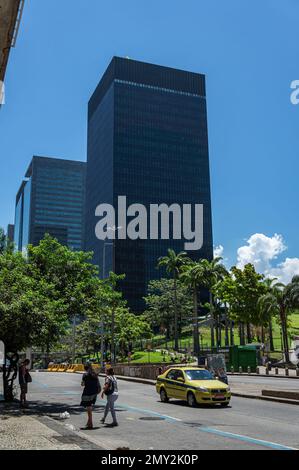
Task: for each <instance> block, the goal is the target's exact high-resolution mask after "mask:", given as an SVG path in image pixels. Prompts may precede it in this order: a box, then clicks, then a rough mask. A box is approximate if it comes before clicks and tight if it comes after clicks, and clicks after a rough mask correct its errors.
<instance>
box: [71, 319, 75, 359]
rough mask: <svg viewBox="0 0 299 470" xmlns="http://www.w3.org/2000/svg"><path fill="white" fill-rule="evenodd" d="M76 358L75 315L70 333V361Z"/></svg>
mask: <svg viewBox="0 0 299 470" xmlns="http://www.w3.org/2000/svg"><path fill="white" fill-rule="evenodd" d="M75 360H76V315H74V316H73V335H72V363H73V364H75Z"/></svg>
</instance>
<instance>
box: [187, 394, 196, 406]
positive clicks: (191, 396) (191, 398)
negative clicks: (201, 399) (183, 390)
mask: <svg viewBox="0 0 299 470" xmlns="http://www.w3.org/2000/svg"><path fill="white" fill-rule="evenodd" d="M187 402H188V405H189V406H191V407H192V408H194V407H195V406H196V405H197V402H196V398H195V396H194V394H193V393H192V392H189V393H188V395H187Z"/></svg>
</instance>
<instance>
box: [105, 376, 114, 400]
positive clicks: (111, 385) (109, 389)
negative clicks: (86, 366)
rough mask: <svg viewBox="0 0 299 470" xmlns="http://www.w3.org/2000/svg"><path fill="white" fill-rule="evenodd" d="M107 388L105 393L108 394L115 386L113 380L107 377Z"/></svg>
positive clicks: (111, 392)
mask: <svg viewBox="0 0 299 470" xmlns="http://www.w3.org/2000/svg"><path fill="white" fill-rule="evenodd" d="M108 380H109V388H108V390H106V391H105V395H107V396H109V395H112V394H113V393H114V390H115V386H114V380H113V379H111V378H110V377H109V379H108Z"/></svg>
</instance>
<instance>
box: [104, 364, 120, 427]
mask: <svg viewBox="0 0 299 470" xmlns="http://www.w3.org/2000/svg"><path fill="white" fill-rule="evenodd" d="M104 395H106V397H107V404H106V408H105V412H104V417H103V418H102V419H101V423H102V424H104V423H105V420H106V418H107V415H108V413H109V411H111V415H112V419H113V422H112V423H111V424H110V425H109V426H111V427H113V426H118V422H117V419H116V413H115V409H114V405H115V402H116V400H117V399H118V385H117V380H116V377H115V376H114V370H113V369H112V368H110V369H108V370H107V376H106V380H105V386H104V389H103V392H102V398H104Z"/></svg>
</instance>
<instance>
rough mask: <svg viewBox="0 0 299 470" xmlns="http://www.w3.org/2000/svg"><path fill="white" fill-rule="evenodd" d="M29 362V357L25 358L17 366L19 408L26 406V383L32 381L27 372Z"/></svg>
mask: <svg viewBox="0 0 299 470" xmlns="http://www.w3.org/2000/svg"><path fill="white" fill-rule="evenodd" d="M29 364H30V361H29V359H25V361H23V362H22V363H21V365H20V367H19V385H20V389H21V395H20V408H28V403H27V397H26V395H27V393H28V384H29V383H30V382H32V378H31V375H30V373H29Z"/></svg>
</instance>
